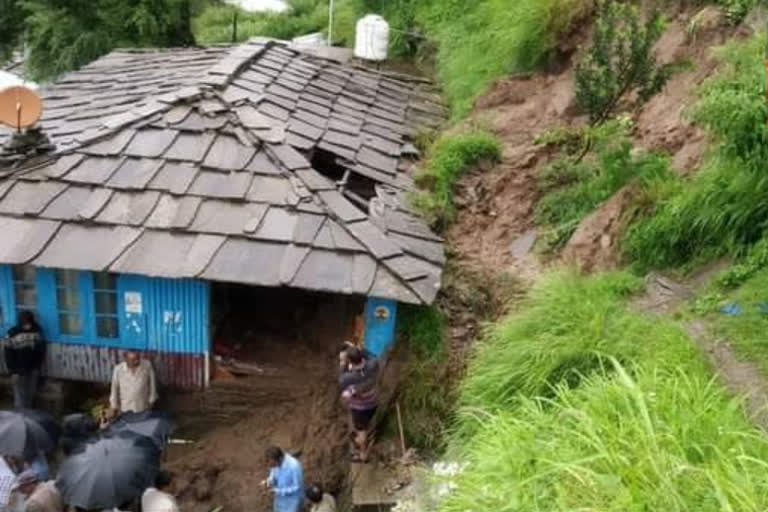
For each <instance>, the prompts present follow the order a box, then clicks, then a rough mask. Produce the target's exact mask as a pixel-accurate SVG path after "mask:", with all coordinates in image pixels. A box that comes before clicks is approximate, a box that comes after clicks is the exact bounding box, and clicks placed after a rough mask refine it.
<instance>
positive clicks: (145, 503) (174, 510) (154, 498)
mask: <svg viewBox="0 0 768 512" xmlns="http://www.w3.org/2000/svg"><path fill="white" fill-rule="evenodd" d="M173 492H174V491H173V473H169V472H168V471H160V472H159V473H158V474H157V477H155V486H154V487H150V488H149V489H147V490H146V491H144V495H143V496H142V497H141V510H142V512H180V511H179V505H178V504H177V503H176V498H174V497H173Z"/></svg>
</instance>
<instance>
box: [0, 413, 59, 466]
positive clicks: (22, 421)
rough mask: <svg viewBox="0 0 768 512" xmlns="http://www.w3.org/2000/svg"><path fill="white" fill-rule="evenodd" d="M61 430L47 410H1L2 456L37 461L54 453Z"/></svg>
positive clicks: (0, 451) (0, 449)
mask: <svg viewBox="0 0 768 512" xmlns="http://www.w3.org/2000/svg"><path fill="white" fill-rule="evenodd" d="M60 435H61V427H59V425H58V423H56V420H55V419H54V417H53V416H51V415H50V414H48V413H47V412H43V411H35V410H31V409H18V410H14V411H0V455H7V456H12V457H24V458H27V459H29V458H33V457H36V456H38V455H39V454H40V453H49V452H51V451H53V450H54V449H55V448H56V446H57V444H58V442H59V436H60Z"/></svg>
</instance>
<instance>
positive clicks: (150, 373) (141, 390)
mask: <svg viewBox="0 0 768 512" xmlns="http://www.w3.org/2000/svg"><path fill="white" fill-rule="evenodd" d="M157 398H158V397H157V387H156V383H155V371H154V370H153V369H152V363H150V362H149V361H147V360H146V359H142V358H141V355H140V354H139V353H138V352H136V351H133V350H130V351H128V352H126V353H125V361H124V362H122V363H120V364H118V365H117V366H115V371H114V372H113V373H112V391H111V393H110V395H109V407H110V409H111V411H110V412H111V415H112V416H115V415H117V414H121V413H124V412H144V411H146V410H148V409H151V408H152V405H153V404H154V403H155V402H156V401H157Z"/></svg>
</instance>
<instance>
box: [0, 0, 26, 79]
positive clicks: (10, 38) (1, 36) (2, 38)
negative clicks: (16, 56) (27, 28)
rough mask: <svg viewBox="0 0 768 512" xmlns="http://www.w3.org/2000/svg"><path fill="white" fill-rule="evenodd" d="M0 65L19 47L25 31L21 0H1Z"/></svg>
mask: <svg viewBox="0 0 768 512" xmlns="http://www.w3.org/2000/svg"><path fill="white" fill-rule="evenodd" d="M0 27H2V30H0V65H2V64H3V63H4V62H5V61H7V60H8V59H10V58H11V56H12V55H13V51H14V50H16V49H17V48H19V46H20V44H21V37H22V35H23V33H24V12H23V10H22V6H21V2H20V1H19V0H0Z"/></svg>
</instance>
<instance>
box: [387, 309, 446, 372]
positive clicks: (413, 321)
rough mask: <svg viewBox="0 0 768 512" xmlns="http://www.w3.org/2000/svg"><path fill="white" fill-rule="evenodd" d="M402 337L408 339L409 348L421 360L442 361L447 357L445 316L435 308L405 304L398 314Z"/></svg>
mask: <svg viewBox="0 0 768 512" xmlns="http://www.w3.org/2000/svg"><path fill="white" fill-rule="evenodd" d="M397 325H398V329H400V332H401V335H403V336H405V337H406V338H407V339H408V348H409V350H410V352H411V354H414V355H415V356H416V357H418V358H419V359H421V360H435V361H440V360H442V358H443V357H444V356H445V352H444V350H445V346H444V343H443V340H444V336H445V316H443V314H442V313H441V312H440V310H439V309H437V308H436V307H434V306H431V307H421V306H409V305H407V304H403V305H402V306H400V310H399V311H398V314H397Z"/></svg>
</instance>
